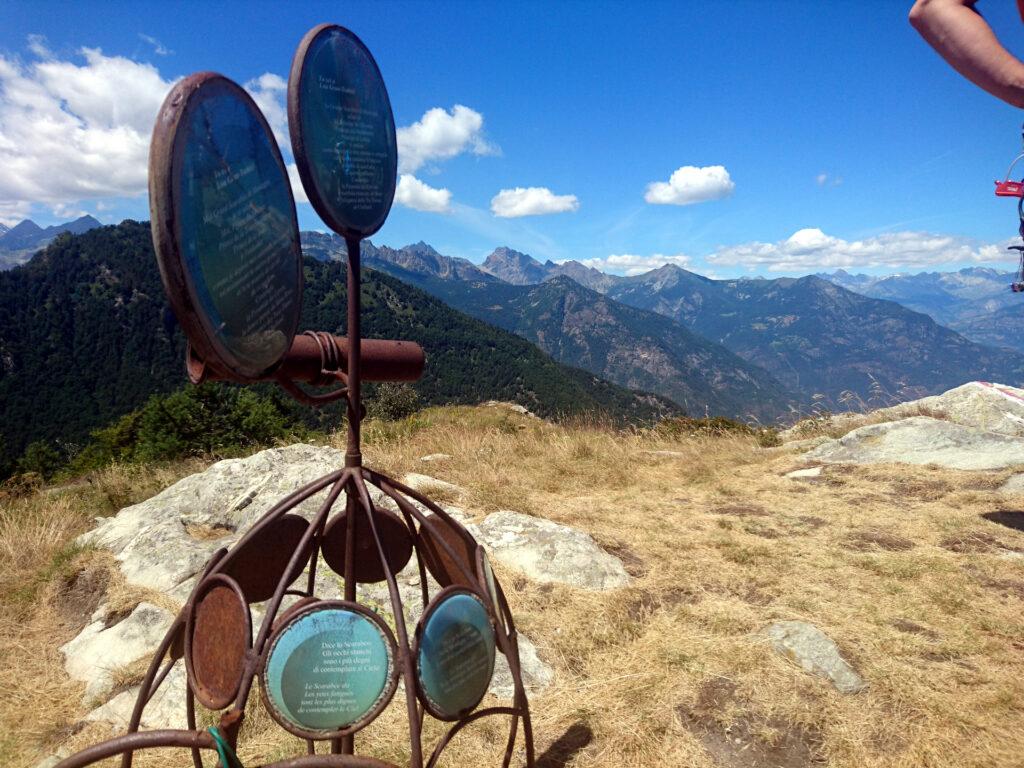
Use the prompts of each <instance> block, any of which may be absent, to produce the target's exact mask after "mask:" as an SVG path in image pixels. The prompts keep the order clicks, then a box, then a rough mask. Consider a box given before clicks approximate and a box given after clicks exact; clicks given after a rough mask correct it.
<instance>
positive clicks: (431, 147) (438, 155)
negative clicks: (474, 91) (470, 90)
mask: <svg viewBox="0 0 1024 768" xmlns="http://www.w3.org/2000/svg"><path fill="white" fill-rule="evenodd" d="M483 129H484V117H483V115H481V114H480V113H479V112H477V111H476V110H473V109H470V108H469V107H464V106H463V105H461V104H456V105H455V106H454V107H452V109H451V111H445V110H444V109H442V108H441V107H434V108H433V109H428V110H427V111H426V112H425V113H424V114H423V117H421V118H420V119H419V120H417V121H416V122H415V123H413V124H412V125H408V126H405V127H404V128H399V129H398V130H397V138H398V170H399V172H400V173H415V172H416V171H418V170H419V169H420V168H422V167H423V166H424V165H426V164H428V163H432V162H438V161H441V160H450V159H451V158H453V157H455V156H456V155H460V154H462V153H463V152H471V153H472V154H474V155H494V154H497V153H498V152H499V151H500V150H499V149H498V148H497V147H496V146H495V145H494V144H491V143H490V142H488V141H487V140H486V139H485V138H484V133H483Z"/></svg>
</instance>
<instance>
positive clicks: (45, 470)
mask: <svg viewBox="0 0 1024 768" xmlns="http://www.w3.org/2000/svg"><path fill="white" fill-rule="evenodd" d="M62 466H64V457H63V456H62V455H61V454H60V451H58V450H57V449H56V448H54V447H53V446H52V445H50V444H49V443H48V442H46V441H45V440H36V441H35V442H34V443H29V445H28V447H27V448H26V449H25V453H24V454H22V456H21V458H20V459H18V471H19V472H21V473H22V474H24V473H26V472H34V473H36V474H38V475H40V476H41V477H43V479H45V480H49V479H50V478H51V477H53V476H54V474H56V472H57V470H59V469H60V468H61V467H62Z"/></svg>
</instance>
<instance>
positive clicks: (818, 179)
mask: <svg viewBox="0 0 1024 768" xmlns="http://www.w3.org/2000/svg"><path fill="white" fill-rule="evenodd" d="M814 183H815V184H817V185H818V186H819V187H838V186H839V185H840V184H842V183H843V177H842V176H833V175H830V174H828V173H824V172H822V173H819V174H818V175H817V176H815V177H814Z"/></svg>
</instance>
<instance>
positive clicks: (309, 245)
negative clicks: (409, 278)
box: [302, 232, 496, 281]
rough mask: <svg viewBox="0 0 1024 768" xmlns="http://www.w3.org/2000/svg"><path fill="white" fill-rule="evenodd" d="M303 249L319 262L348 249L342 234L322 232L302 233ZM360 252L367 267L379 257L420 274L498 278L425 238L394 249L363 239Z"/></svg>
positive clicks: (342, 255)
mask: <svg viewBox="0 0 1024 768" xmlns="http://www.w3.org/2000/svg"><path fill="white" fill-rule="evenodd" d="M302 251H303V253H305V254H306V255H307V256H312V257H313V258H314V259H317V260H318V261H343V260H344V259H345V257H346V254H347V253H348V251H347V250H346V249H345V240H344V239H343V238H342V237H339V236H338V235H335V234H329V235H328V234H324V233H322V232H303V233H302ZM360 254H361V257H362V263H363V264H364V265H365V266H367V267H372V266H374V262H375V261H376V260H383V261H385V262H387V263H389V264H395V265H397V266H400V267H401V268H402V269H405V270H408V271H409V272H412V273H415V274H418V275H430V276H433V277H440V278H443V279H445V280H447V279H453V280H484V281H492V280H495V279H496V278H494V277H492V276H491V275H489V274H487V273H486V272H484V271H482V270H481V269H480V268H479V267H477V266H476V265H475V264H473V263H472V262H471V261H469V260H468V259H460V258H457V257H454V256H442V255H441V254H440V253H438V252H437V251H435V250H434V249H433V248H432V247H431V246H429V245H427V244H426V243H424V242H422V241H420V242H418V243H414V244H413V245H407V246H405V247H404V248H399V249H395V248H388V247H387V246H386V245H384V246H380V247H377V246H375V245H374V244H373V243H372V242H370V241H369V240H364V241H363V243H362V247H361V248H360Z"/></svg>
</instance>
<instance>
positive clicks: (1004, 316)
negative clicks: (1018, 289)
mask: <svg viewBox="0 0 1024 768" xmlns="http://www.w3.org/2000/svg"><path fill="white" fill-rule="evenodd" d="M1015 276H1016V275H1015V273H1013V272H1004V271H1001V270H996V269H991V268H989V267H968V268H966V269H961V270H959V271H957V272H921V273H918V274H916V275H884V276H875V275H851V274H850V273H849V272H846V271H845V270H841V269H840V270H837V271H836V272H833V273H831V274H820V275H818V277H821V278H823V279H825V280H829V281H831V282H833V283H835V284H836V285H841V286H843V287H844V288H848V289H849V290H851V291H855V292H857V293H861V294H864V295H865V296H871V297H872V298H876V299H888V300H890V301H895V302H898V303H899V304H902V305H903V306H905V307H907V308H909V309H913V310H914V311H915V312H923V313H924V314H926V315H929V316H931V317H932V318H934V319H935V320H936V321H937V322H939V323H941V324H942V325H945V326H948V327H949V328H952V329H953V330H955V331H958V332H959V333H962V334H963V335H964V336H966V337H967V338H969V339H971V340H972V341H977V342H980V343H982V344H988V345H990V346H994V347H1008V348H1010V349H1015V350H1017V351H1018V352H1024V295H1022V294H1019V293H1013V292H1012V291H1011V290H1010V283H1011V282H1013V280H1014V279H1015Z"/></svg>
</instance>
